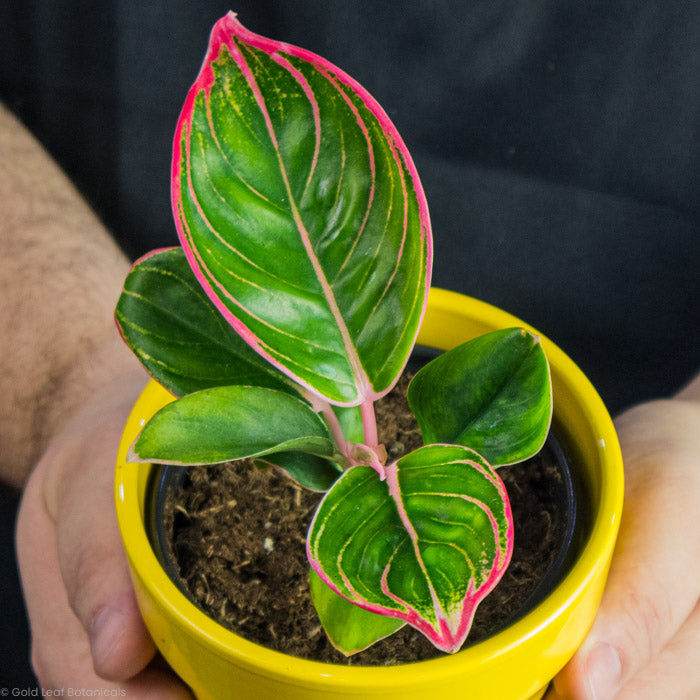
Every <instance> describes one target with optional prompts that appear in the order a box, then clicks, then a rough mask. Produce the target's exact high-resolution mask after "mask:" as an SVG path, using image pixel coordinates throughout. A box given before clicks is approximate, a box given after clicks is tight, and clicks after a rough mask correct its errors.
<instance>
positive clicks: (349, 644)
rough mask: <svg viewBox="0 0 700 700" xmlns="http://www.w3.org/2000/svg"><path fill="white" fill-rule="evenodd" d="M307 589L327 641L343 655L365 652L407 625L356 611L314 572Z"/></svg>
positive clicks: (366, 612) (311, 571) (353, 606)
mask: <svg viewBox="0 0 700 700" xmlns="http://www.w3.org/2000/svg"><path fill="white" fill-rule="evenodd" d="M309 586H310V588H311V599H312V600H313V603H314V607H315V608H316V612H317V613H318V617H319V619H320V620H321V624H322V625H323V629H324V630H325V631H326V634H327V635H328V639H330V641H331V644H333V646H334V647H335V648H336V649H337V650H338V651H340V652H342V653H343V654H345V656H352V655H353V654H356V653H357V652H358V651H362V650H363V649H366V648H367V647H369V646H371V645H372V644H374V643H375V642H378V641H379V640H380V639H384V638H385V637H388V636H389V635H391V634H394V632H396V631H397V630H399V629H401V628H402V627H403V626H404V625H405V624H406V623H405V622H404V621H403V620H397V619H395V618H393V617H387V616H386V615H377V614H376V613H371V612H369V611H368V610H363V609H362V608H358V607H357V605H354V604H353V603H350V602H349V601H347V600H345V598H343V597H342V596H339V595H338V594H337V593H336V592H335V591H333V590H332V589H331V588H330V587H329V586H327V585H326V584H325V583H324V582H323V581H322V580H321V578H320V577H319V575H318V574H317V573H316V572H315V571H314V570H313V569H309Z"/></svg>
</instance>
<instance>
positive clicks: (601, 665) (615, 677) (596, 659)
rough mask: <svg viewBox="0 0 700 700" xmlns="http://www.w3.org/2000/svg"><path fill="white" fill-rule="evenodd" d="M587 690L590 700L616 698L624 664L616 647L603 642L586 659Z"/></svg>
mask: <svg viewBox="0 0 700 700" xmlns="http://www.w3.org/2000/svg"><path fill="white" fill-rule="evenodd" d="M585 668H586V686H587V687H586V690H587V691H588V695H587V697H588V698H589V699H590V700H610V698H613V697H615V693H616V692H617V688H618V685H619V683H620V676H621V675H622V664H621V663H620V656H619V654H618V653H617V651H616V650H615V648H614V647H612V646H610V645H609V644H606V643H604V642H601V643H600V644H597V645H596V646H595V647H593V649H592V650H591V652H590V653H589V655H588V658H587V659H586V666H585Z"/></svg>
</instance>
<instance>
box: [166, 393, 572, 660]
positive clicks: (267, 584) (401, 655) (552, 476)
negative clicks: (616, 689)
mask: <svg viewBox="0 0 700 700" xmlns="http://www.w3.org/2000/svg"><path fill="white" fill-rule="evenodd" d="M404 395H405V383H402V384H401V385H399V387H397V389H395V390H394V392H392V394H390V395H389V396H388V397H387V398H386V399H385V400H384V401H383V402H381V403H380V405H379V406H378V407H377V419H378V424H379V426H380V431H381V434H380V438H381V439H382V441H383V442H384V444H385V445H386V446H387V450H388V452H389V455H390V458H396V457H398V456H400V455H401V454H404V453H406V452H409V451H410V450H412V449H415V448H416V447H419V446H420V444H421V443H420V432H419V430H418V428H417V426H416V425H415V421H414V419H413V416H412V414H411V413H410V411H408V409H407V406H406V405H405V400H404V399H403V396H404ZM499 475H500V476H501V478H502V479H503V481H504V482H505V484H506V487H507V489H508V494H509V496H510V499H511V506H512V508H513V514H514V521H515V533H516V536H515V548H514V553H513V559H512V561H511V564H510V566H509V568H508V570H507V572H506V574H505V575H504V577H503V579H502V580H501V582H500V583H499V585H498V586H497V587H496V589H495V590H494V591H493V592H492V593H491V595H489V596H488V597H487V598H486V599H485V600H484V602H483V603H482V604H481V606H480V607H479V609H478V611H477V613H476V617H475V620H474V625H473V627H472V630H471V632H470V634H469V637H468V640H467V644H472V643H474V642H476V641H479V640H480V639H483V638H485V637H487V636H489V635H490V634H492V633H494V632H496V631H498V630H499V629H501V628H502V627H503V626H504V625H505V624H506V623H509V622H511V621H512V619H513V615H514V611H516V614H517V611H519V610H522V606H523V604H524V603H525V602H526V601H527V600H528V599H529V598H530V597H531V596H532V594H533V592H534V591H535V589H536V587H537V585H538V583H539V581H540V580H541V578H542V576H543V574H544V573H545V572H546V571H547V569H548V568H549V566H550V564H551V562H552V561H553V559H554V557H555V556H556V553H557V549H558V546H559V543H560V541H561V539H562V527H563V522H562V519H563V517H564V514H562V513H559V512H558V501H557V498H556V497H555V496H554V493H555V492H556V491H557V489H558V488H560V487H561V474H560V472H559V468H558V466H557V465H555V464H553V463H552V458H551V456H548V453H547V450H544V451H543V452H542V453H541V454H540V455H538V456H537V457H535V458H533V459H532V460H529V461H528V462H525V463H523V464H520V465H514V466H511V467H502V468H501V469H499ZM320 497H321V496H320V494H315V493H311V492H309V491H307V490H305V489H303V488H301V487H300V486H298V485H297V484H296V483H294V482H293V481H292V480H291V479H289V478H288V477H286V476H285V475H284V474H283V473H280V472H279V471H278V470H276V469H272V468H268V469H258V468H256V467H254V466H253V465H252V464H250V463H248V462H246V461H241V462H236V463H233V464H227V465H220V466H215V467H206V468H196V469H192V470H190V471H189V476H188V478H187V480H186V483H185V486H184V487H183V489H182V490H181V492H180V493H179V494H177V498H176V499H175V500H174V501H173V502H172V503H171V504H170V507H169V508H168V509H167V510H166V513H167V512H168V511H169V527H170V528H171V529H172V531H173V536H174V551H175V555H176V558H177V560H178V563H179V566H180V573H181V576H182V579H183V581H184V583H185V586H186V588H187V589H188V591H189V593H190V595H191V597H192V598H193V600H194V601H195V602H196V603H197V605H198V606H199V607H201V608H202V609H203V610H204V611H205V612H207V613H208V614H209V615H211V616H212V617H214V618H215V619H216V620H218V621H219V622H220V623H221V624H222V625H224V626H226V627H229V628H230V629H232V630H234V631H235V632H236V633H238V634H240V635H242V636H243V637H246V638H247V639H250V640H252V641H255V642H258V643H260V644H262V645H264V646H267V647H270V648H272V649H276V650H279V651H282V652H285V653H288V654H292V655H294V656H300V657H303V658H310V659H315V660H319V661H327V662H334V663H348V664H362V665H389V664H399V663H408V662H411V661H416V660H424V659H429V658H432V657H434V656H438V655H440V653H441V652H439V651H437V650H436V649H435V648H434V647H433V646H432V645H431V644H430V642H428V641H427V640H426V639H425V637H423V635H421V634H420V633H418V632H416V631H415V630H414V629H413V628H411V627H409V626H405V627H404V628H402V629H401V630H400V631H399V632H397V633H396V634H394V635H392V636H391V637H389V638H388V639H385V640H382V641H380V642H378V643H376V644H374V645H373V646H372V647H370V648H369V649H367V650H365V651H363V652H360V653H359V654H356V655H355V656H353V657H351V658H349V659H348V658H346V657H345V656H344V655H343V654H341V653H340V652H338V651H337V650H336V649H335V648H334V647H333V646H332V645H331V644H330V642H329V641H328V640H327V638H326V635H325V633H324V632H323V629H322V627H321V625H320V622H319V620H318V617H317V615H316V612H315V610H314V607H313V604H312V603H311V598H310V594H309V589H308V583H307V575H308V568H309V567H308V563H307V561H306V553H305V547H304V542H305V535H306V531H307V529H308V526H309V523H310V521H311V518H312V515H313V512H314V510H315V508H316V506H317V504H318V502H319V500H320Z"/></svg>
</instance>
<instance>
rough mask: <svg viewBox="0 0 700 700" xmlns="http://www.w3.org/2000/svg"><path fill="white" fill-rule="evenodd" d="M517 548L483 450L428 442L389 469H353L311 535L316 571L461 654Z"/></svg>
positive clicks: (369, 606) (350, 595) (499, 485)
mask: <svg viewBox="0 0 700 700" xmlns="http://www.w3.org/2000/svg"><path fill="white" fill-rule="evenodd" d="M512 549H513V520H512V514H511V510H510V504H509V502H508V497H507V494H506V490H505V486H504V485H503V482H502V481H501V479H500V478H499V477H498V475H497V474H496V472H495V471H494V470H493V469H492V468H491V466H490V465H489V464H488V463H487V462H486V461H485V460H484V459H483V458H482V457H480V456H479V455H478V454H477V453H475V452H474V451H473V450H470V449H468V448H466V447H462V446H456V445H428V446H426V447H422V448H420V449H418V450H416V451H415V452H412V453H410V454H409V455H406V456H405V457H402V458H401V459H400V460H399V461H398V462H396V463H395V464H393V465H390V466H389V467H387V468H386V480H385V481H381V480H380V477H379V475H378V474H377V472H376V471H375V470H374V469H372V468H370V467H354V468H352V469H350V470H348V471H347V472H346V473H345V474H344V475H343V476H342V477H341V478H340V479H339V480H338V481H337V482H336V483H335V484H334V486H333V488H332V489H331V490H330V491H329V492H328V493H327V494H326V496H325V497H324V499H323V501H322V502H321V504H320V506H319V508H318V511H317V513H316V515H315V517H314V520H313V522H312V524H311V527H310V530H309V536H308V540H307V550H308V556H309V561H310V563H311V565H312V567H313V569H314V570H315V571H316V573H317V574H318V575H319V576H320V577H321V578H322V579H323V580H324V581H325V582H326V583H327V584H328V585H329V586H330V587H331V588H333V589H334V590H335V591H336V592H337V593H339V594H340V595H342V596H343V597H345V598H347V599H348V600H350V601H351V602H353V603H354V604H356V605H359V606H360V607H362V608H364V609H365V610H369V611H371V612H376V613H380V614H383V615H388V616H390V617H394V618H396V619H398V620H403V621H405V622H408V623H409V624H411V625H413V626H414V627H415V628H416V629H418V630H420V631H421V632H423V634H425V635H426V636H427V637H428V638H429V639H430V641H431V642H432V643H433V644H434V645H435V646H436V647H438V648H440V649H442V650H444V651H447V652H455V651H457V650H458V649H459V648H460V647H461V645H462V643H463V642H464V639H465V638H466V636H467V633H468V631H469V628H470V627H471V623H472V619H473V616H474V612H475V610H476V607H477V605H478V604H479V602H480V601H481V600H482V599H483V598H484V597H485V596H486V595H487V594H488V593H489V592H490V591H491V590H492V589H493V587H494V586H495V585H496V583H497V582H498V581H499V580H500V578H501V576H502V575H503V573H504V571H505V569H506V567H507V565H508V563H509V561H510V557H511V554H512Z"/></svg>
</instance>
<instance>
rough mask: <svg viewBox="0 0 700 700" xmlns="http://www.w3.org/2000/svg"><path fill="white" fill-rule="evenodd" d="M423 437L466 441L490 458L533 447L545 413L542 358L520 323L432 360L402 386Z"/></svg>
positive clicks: (521, 454) (498, 460) (545, 425)
mask: <svg viewBox="0 0 700 700" xmlns="http://www.w3.org/2000/svg"><path fill="white" fill-rule="evenodd" d="M408 402H409V404H410V406H411V409H412V410H413V412H414V414H415V416H416V418H417V420H418V424H419V425H420V428H421V431H422V433H423V441H424V442H426V443H449V444H453V445H464V446H466V447H471V448H472V449H474V450H476V451H477V452H478V453H479V454H480V455H482V456H483V457H484V458H485V459H486V460H487V461H488V462H489V463H490V464H492V465H493V466H502V465H505V464H514V463H516V462H521V461H522V460H524V459H527V458H528V457H531V456H532V455H534V454H536V453H537V452H538V451H539V450H540V449H541V447H542V445H543V444H544V441H545V439H546V437H547V433H548V431H549V425H550V422H551V417H552V390H551V380H550V375H549V365H548V363H547V358H546V357H545V355H544V352H543V351H542V345H541V343H540V342H539V338H537V337H535V336H533V335H532V334H531V333H528V332H527V331H525V330H523V329H522V328H509V329H506V330H501V331H494V332H493V333H487V334H486V335H483V336H480V337H478V338H475V339H474V340H470V341H469V342H467V343H464V344H463V345H460V346H458V347H456V348H454V349H452V350H450V351H448V352H446V353H444V354H443V355H440V356H439V357H437V358H435V359H434V360H432V361H431V362H430V363H429V364H427V365H426V366H425V367H424V368H423V369H421V370H420V371H419V372H418V373H417V374H416V376H415V377H414V378H413V381H412V382H411V384H410V385H409V388H408Z"/></svg>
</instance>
